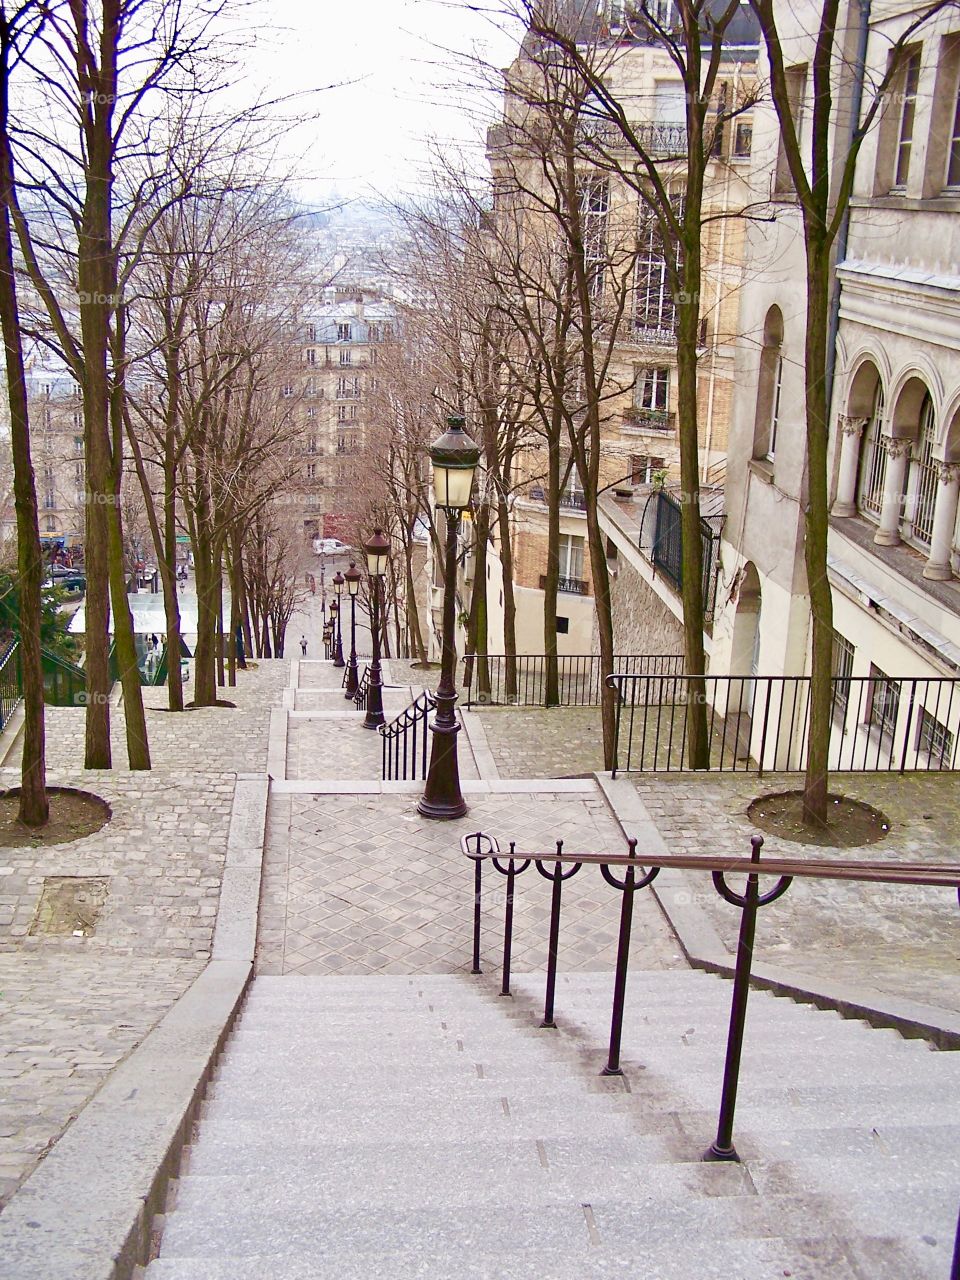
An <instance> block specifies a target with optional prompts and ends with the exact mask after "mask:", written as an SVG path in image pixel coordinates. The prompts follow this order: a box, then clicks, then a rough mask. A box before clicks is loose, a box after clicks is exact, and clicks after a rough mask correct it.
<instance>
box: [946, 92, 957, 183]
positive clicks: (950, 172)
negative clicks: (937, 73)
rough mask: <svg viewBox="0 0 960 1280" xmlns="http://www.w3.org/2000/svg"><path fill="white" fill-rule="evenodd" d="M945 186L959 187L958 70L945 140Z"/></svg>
mask: <svg viewBox="0 0 960 1280" xmlns="http://www.w3.org/2000/svg"><path fill="white" fill-rule="evenodd" d="M947 186H948V187H960V72H958V75H957V87H956V89H955V90H954V95H953V120H952V121H951V125H950V137H949V139H948V142H947Z"/></svg>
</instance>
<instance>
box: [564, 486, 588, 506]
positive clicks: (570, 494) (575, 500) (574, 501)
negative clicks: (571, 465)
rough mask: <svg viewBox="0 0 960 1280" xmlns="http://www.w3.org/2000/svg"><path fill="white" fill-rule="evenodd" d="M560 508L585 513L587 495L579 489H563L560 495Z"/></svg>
mask: <svg viewBox="0 0 960 1280" xmlns="http://www.w3.org/2000/svg"><path fill="white" fill-rule="evenodd" d="M559 501H560V506H561V507H569V508H570V509H571V510H572V511H586V509H587V495H586V494H585V493H582V492H581V491H580V490H579V489H574V490H569V489H564V491H563V492H562V493H561V494H560V499H559Z"/></svg>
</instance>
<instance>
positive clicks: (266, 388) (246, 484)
mask: <svg viewBox="0 0 960 1280" xmlns="http://www.w3.org/2000/svg"><path fill="white" fill-rule="evenodd" d="M229 16H230V15H229V13H228V8H227V5H226V4H225V3H216V2H215V3H211V4H197V5H183V4H181V3H179V2H178V0H54V2H53V3H50V0H43V2H41V0H20V2H19V3H16V4H13V5H8V4H3V5H0V323H2V329H3V338H4V347H5V354H6V371H7V387H8V396H9V401H10V411H11V437H12V453H13V464H14V490H15V506H16V511H17V522H18V555H19V564H18V571H19V583H20V599H21V617H20V621H21V628H20V631H21V655H22V664H23V679H24V695H25V710H26V728H25V745H24V755H23V785H22V792H21V808H20V816H21V820H22V821H24V822H25V823H27V824H28V825H39V824H41V823H43V822H44V821H45V820H46V817H47V812H48V806H47V797H46V788H45V765H44V731H43V683H42V673H41V670H40V651H39V631H40V584H41V579H42V575H43V560H42V556H41V550H40V540H39V534H38V525H37V501H36V492H35V486H34V477H33V469H32V465H31V455H30V423H29V417H28V403H27V394H26V380H25V375H24V352H25V350H29V349H30V348H35V349H39V350H40V351H45V352H47V353H48V354H50V355H52V358H53V359H55V360H56V361H59V362H62V363H63V364H64V365H65V367H66V368H67V369H68V370H69V371H70V373H71V374H72V376H73V378H74V380H75V382H76V385H77V387H78V397H79V402H80V406H81V408H82V415H83V444H84V448H83V455H84V470H85V512H84V517H85V528H84V549H85V560H86V579H87V593H86V606H85V607H86V658H85V669H86V677H87V693H88V697H87V703H86V713H85V714H86V734H85V755H84V763H85V766H86V767H87V768H109V767H110V765H111V739H110V702H109V693H110V683H111V679H110V672H109V663H108V652H109V643H110V634H111V631H112V634H113V637H114V642H115V646H116V655H117V660H118V665H119V670H120V678H121V682H122V686H123V709H124V724H125V731H126V747H127V759H128V762H129V765H130V767H131V768H133V769H147V768H149V767H150V752H149V744H148V740H147V732H146V719H145V715H144V709H143V700H142V695H141V688H140V675H139V670H138V664H137V654H136V648H135V641H134V633H133V623H132V617H131V613H130V607H129V604H128V600H127V594H126V589H127V581H126V572H125V534H124V528H123V514H122V512H123V499H122V498H121V485H122V484H123V483H124V469H125V466H128V465H129V466H132V470H133V472H134V473H135V476H136V479H137V480H139V487H140V493H141V500H142V503H143V506H144V511H145V516H146V520H147V523H148V527H149V532H150V535H151V538H152V542H153V549H154V553H155V557H156V561H157V564H158V567H159V572H160V577H161V581H162V584H163V592H164V599H165V608H166V633H167V639H168V652H169V653H170V655H171V658H170V662H169V667H170V680H169V698H170V707H171V709H172V710H182V709H183V705H184V703H183V689H182V685H181V680H180V665H179V660H178V655H179V649H180V633H181V624H180V615H179V603H178V598H177V589H176V568H177V533H178V530H180V529H182V527H183V524H184V523H185V524H186V529H187V532H188V533H189V536H190V542H191V546H192V549H193V555H194V561H195V569H196V580H197V588H198V608H199V619H198V642H197V650H196V684H195V692H194V700H195V702H196V703H197V704H198V705H201V706H202V705H209V704H211V703H213V702H215V701H216V699H217V686H218V681H219V683H224V681H225V675H226V673H225V671H224V657H223V653H224V647H225V645H224V643H223V641H224V639H226V641H227V644H226V648H227V649H228V652H229V663H230V677H231V678H232V677H233V674H234V658H235V642H236V637H237V635H238V634H241V635H244V637H245V640H246V651H247V652H253V651H254V650H257V649H260V650H263V649H266V651H268V652H270V651H275V649H276V648H277V647H278V646H280V647H282V634H283V626H284V622H285V617H289V608H290V607H291V602H292V590H293V588H292V577H291V574H290V572H289V569H288V568H287V560H288V555H287V552H288V548H289V533H288V529H287V527H286V526H287V523H288V522H287V521H286V520H285V519H284V515H283V509H282V508H281V507H279V506H278V503H277V501H276V500H275V499H276V498H277V495H279V494H281V493H282V492H283V491H284V488H285V483H286V480H287V478H288V475H289V468H290V448H289V441H290V437H291V433H292V414H293V408H294V401H293V400H291V399H289V398H286V399H285V398H283V397H281V396H280V394H279V391H280V386H281V384H282V383H284V382H286V381H288V374H289V370H288V369H287V368H286V366H287V365H288V363H289V361H290V360H291V358H296V357H295V355H294V356H293V357H291V351H292V350H294V348H292V346H291V344H290V343H289V342H288V341H286V339H287V338H288V337H289V330H290V326H291V325H292V323H293V321H294V319H295V317H296V315H297V311H298V308H299V307H300V306H301V305H302V303H303V300H304V297H305V290H306V289H307V288H308V287H309V284H310V281H311V276H312V274H313V273H312V269H311V262H310V260H309V250H308V246H307V242H306V241H305V239H304V237H303V235H302V233H301V232H300V230H299V228H298V226H297V223H296V217H295V212H294V210H293V209H292V207H291V205H290V203H289V201H288V200H287V198H286V197H285V194H284V192H283V190H282V188H281V187H279V186H278V185H277V183H276V182H274V181H272V180H271V179H270V177H269V172H268V168H267V163H266V162H267V159H268V158H269V153H270V149H271V145H272V142H273V138H274V136H275V134H276V132H277V129H278V125H277V124H276V123H271V119H273V120H274V121H275V113H272V112H271V111H270V110H269V109H268V108H266V107H264V106H259V107H257V108H255V109H254V110H252V111H248V112H245V113H243V114H241V115H237V114H236V113H234V112H231V111H229V110H224V109H223V108H222V107H221V106H220V105H219V104H220V100H221V91H222V90H223V89H224V88H225V87H226V86H227V85H228V84H229V82H230V80H231V78H232V71H231V66H230V63H229V61H228V60H227V58H226V56H225V54H224V50H225V49H226V48H227V47H228V45H229V41H228V40H227V39H226V34H225V33H226V30H227V27H226V20H227V18H228V17H229ZM132 479H133V477H132V476H130V475H128V476H127V483H128V484H129V483H130V482H131V481H132ZM126 500H127V501H128V502H129V494H128V493H127V494H126ZM225 580H229V582H230V585H231V587H232V591H231V602H232V603H231V615H230V617H229V618H224V617H223V609H222V586H223V583H224V581H225ZM111 614H112V627H111Z"/></svg>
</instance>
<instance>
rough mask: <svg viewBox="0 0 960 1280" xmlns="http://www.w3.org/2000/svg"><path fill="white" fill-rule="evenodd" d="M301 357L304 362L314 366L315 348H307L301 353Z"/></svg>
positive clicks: (315, 361)
mask: <svg viewBox="0 0 960 1280" xmlns="http://www.w3.org/2000/svg"><path fill="white" fill-rule="evenodd" d="M303 355H304V359H305V360H306V362H307V364H316V363H317V350H316V347H308V348H307V350H306V351H305V352H304V353H303Z"/></svg>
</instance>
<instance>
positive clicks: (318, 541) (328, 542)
mask: <svg viewBox="0 0 960 1280" xmlns="http://www.w3.org/2000/svg"><path fill="white" fill-rule="evenodd" d="M313 549H314V551H315V552H316V553H317V555H318V556H337V555H345V554H346V553H347V552H348V551H352V550H353V548H352V547H348V546H347V544H346V543H345V542H341V541H340V539H339V538H314V540H313Z"/></svg>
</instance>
